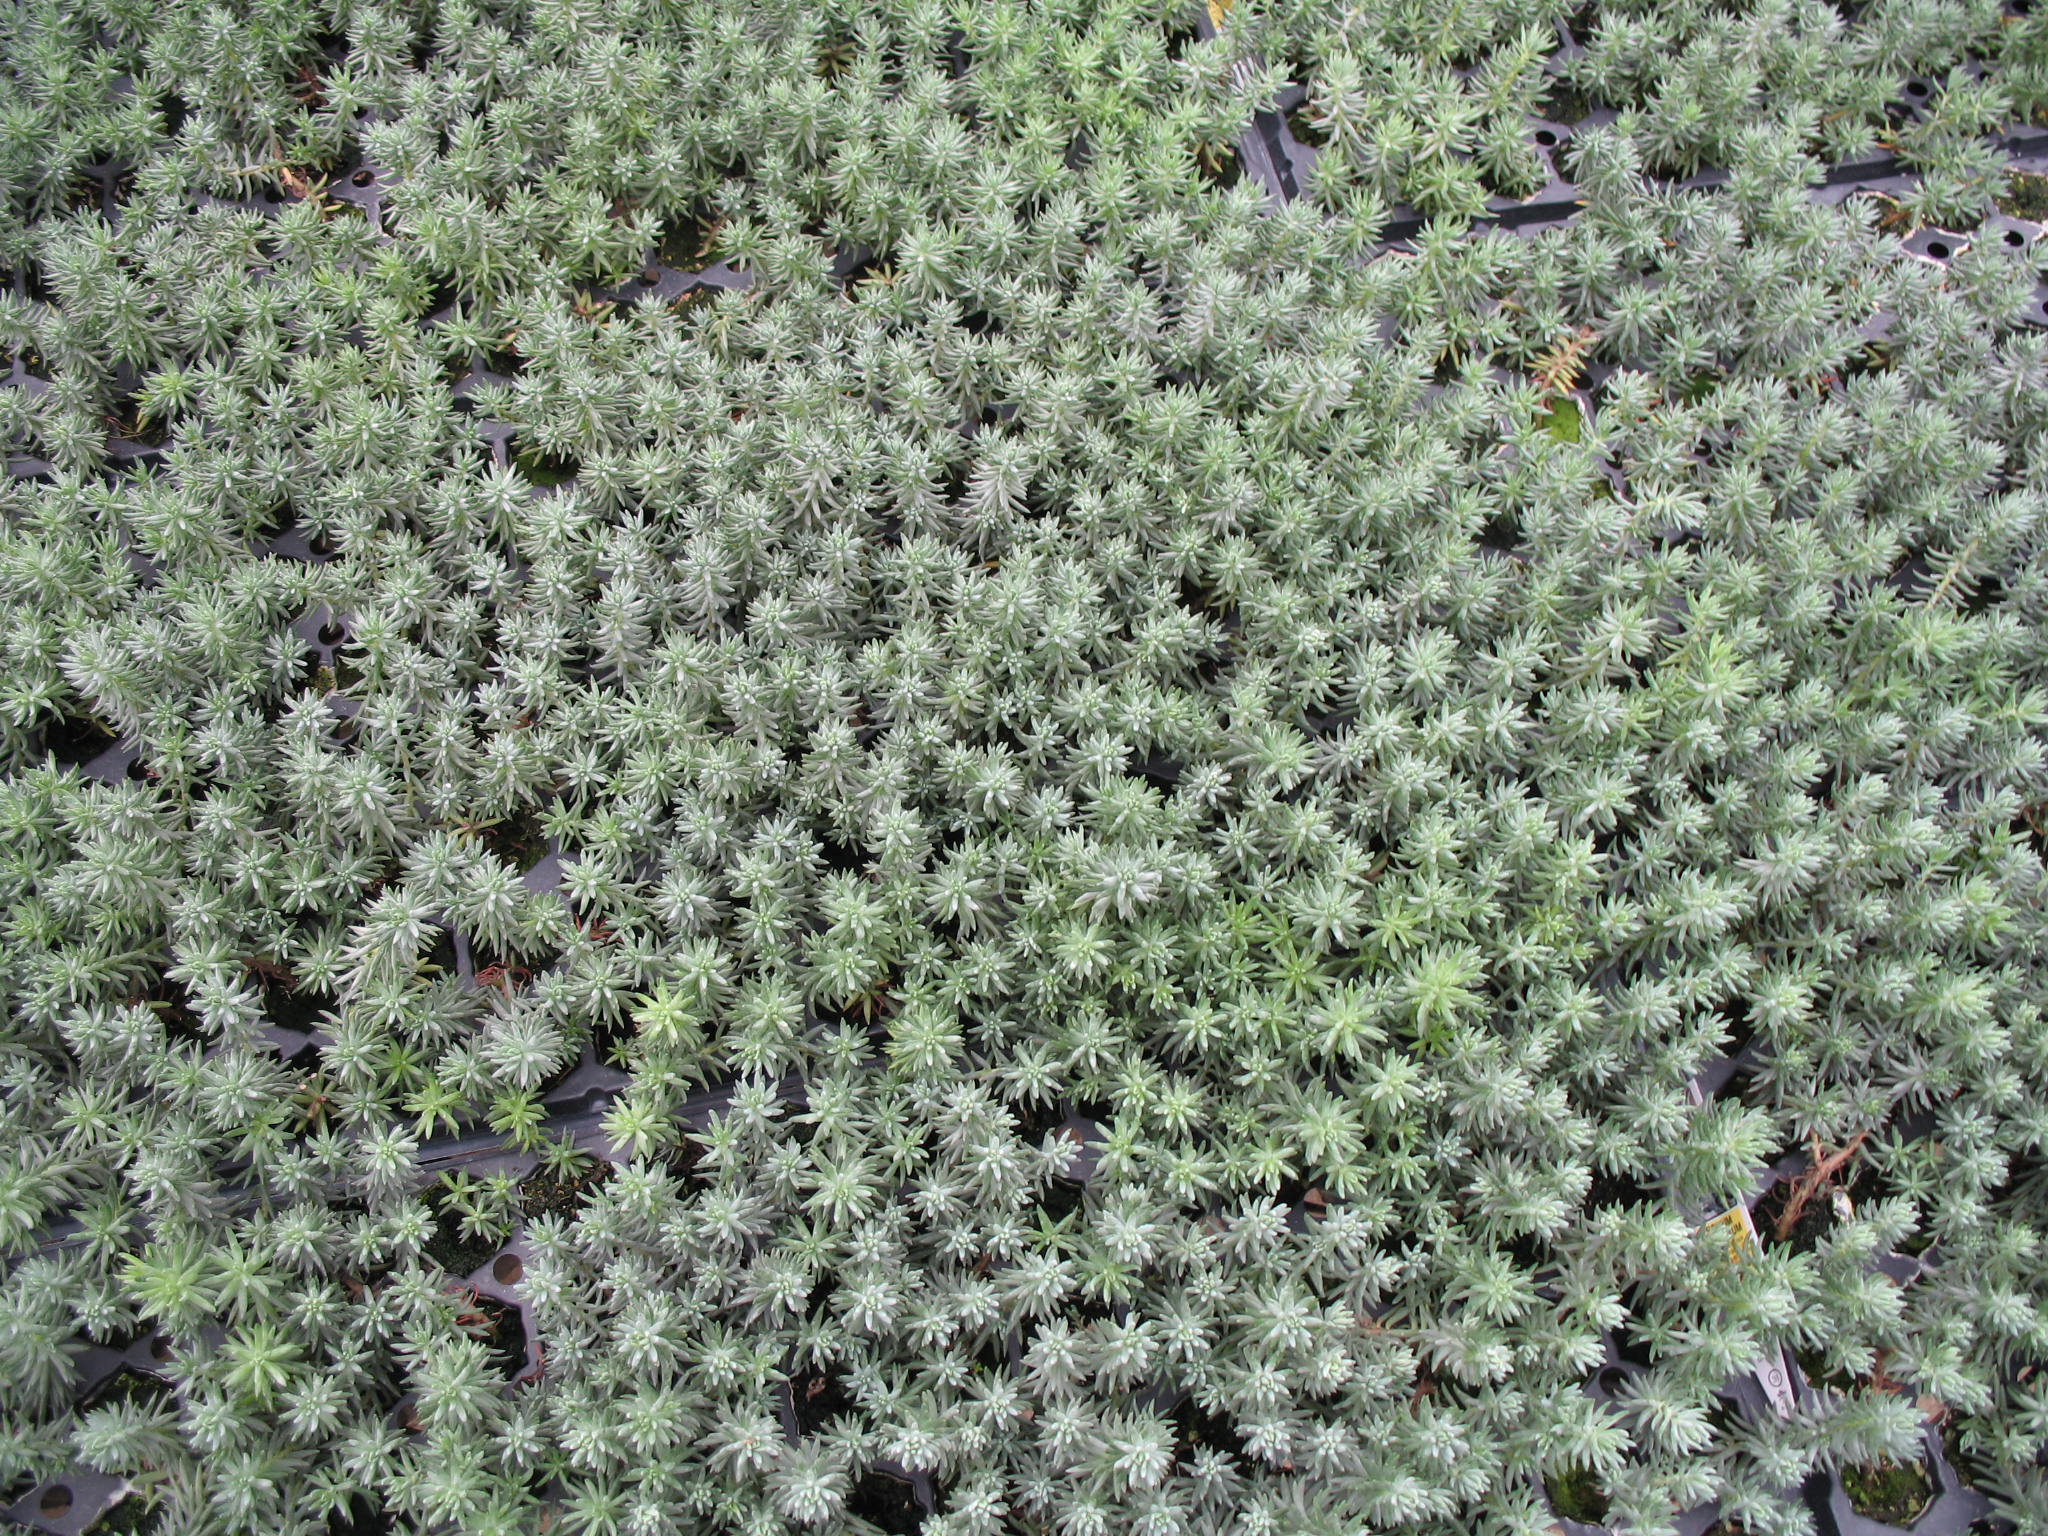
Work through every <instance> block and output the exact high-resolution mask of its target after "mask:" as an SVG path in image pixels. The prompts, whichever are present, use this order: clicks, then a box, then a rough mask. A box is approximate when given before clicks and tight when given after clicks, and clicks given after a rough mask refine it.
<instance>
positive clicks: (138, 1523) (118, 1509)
mask: <svg viewBox="0 0 2048 1536" xmlns="http://www.w3.org/2000/svg"><path fill="white" fill-rule="evenodd" d="M162 1523H163V1508H162V1506H161V1505H151V1504H150V1502H149V1501H148V1500H147V1499H144V1498H143V1497H142V1496H141V1495H140V1494H133V1493H131V1494H129V1495H127V1496H126V1497H125V1498H123V1499H121V1501H120V1502H119V1503H117V1504H115V1505H114V1507H113V1508H112V1509H110V1510H108V1511H107V1512H106V1513H105V1514H103V1515H101V1516H100V1517H99V1519H97V1520H95V1521H93V1523H92V1524H91V1525H89V1526H87V1527H86V1528H85V1536H144V1533H145V1532H149V1531H154V1530H155V1529H156V1528H157V1527H158V1526H159V1525H161V1524H162Z"/></svg>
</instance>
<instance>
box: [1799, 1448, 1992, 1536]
mask: <svg viewBox="0 0 2048 1536" xmlns="http://www.w3.org/2000/svg"><path fill="white" fill-rule="evenodd" d="M1921 1434H1922V1438H1923V1442H1924V1444H1925V1447H1926V1453H1925V1456H1924V1458H1923V1462H1922V1464H1923V1465H1924V1466H1925V1468H1926V1469H1927V1478H1928V1483H1929V1487H1930V1489H1931V1493H1930V1496H1929V1498H1928V1500H1927V1503H1926V1504H1925V1506H1924V1507H1923V1508H1922V1509H1921V1510H1920V1511H1919V1513H1918V1514H1916V1515H1915V1516H1913V1517H1912V1518H1911V1519H1910V1520H1908V1521H1905V1522H1904V1523H1901V1524H1887V1523H1886V1522H1885V1521H1883V1520H1879V1519H1875V1518H1873V1517H1872V1516H1870V1515H1865V1514H1862V1513H1860V1512H1858V1510H1857V1509H1856V1507H1855V1504H1854V1503H1853V1502H1851V1499H1850V1494H1849V1488H1848V1486H1847V1485H1846V1484H1845V1482H1844V1480H1843V1474H1842V1473H1841V1472H1840V1471H1834V1472H1824V1473H1819V1474H1816V1476H1815V1477H1814V1479H1813V1480H1812V1481H1811V1482H1810V1483H1809V1485H1808V1495H1809V1498H1810V1499H1811V1501H1812V1503H1813V1506H1814V1512H1815V1513H1816V1515H1818V1516H1819V1523H1820V1527H1821V1531H1822V1536H1902V1533H1903V1536H1957V1533H1958V1532H1961V1531H1966V1530H1968V1529H1969V1528H1970V1526H1971V1525H1972V1524H1973V1523H1975V1522H1976V1521H1978V1520H1981V1519H1983V1518H1984V1517H1985V1516H1987V1515H1989V1514H1990V1513H1991V1501H1990V1500H1989V1499H1988V1498H1986V1497H1985V1496H1984V1495H1983V1494H1981V1493H1979V1492H1978V1491H1977V1490H1976V1489H1974V1488H1965V1487H1964V1486H1963V1484H1962V1479H1961V1478H1960V1477H1958V1476H1957V1475H1956V1470H1955V1468H1954V1467H1952V1466H1950V1465H1949V1461H1948V1457H1947V1456H1945V1455H1944V1454H1943V1453H1942V1448H1941V1431H1940V1430H1938V1429H1937V1428H1936V1427H1935V1426H1934V1425H1932V1424H1926V1425H1923V1426H1922V1429H1921Z"/></svg>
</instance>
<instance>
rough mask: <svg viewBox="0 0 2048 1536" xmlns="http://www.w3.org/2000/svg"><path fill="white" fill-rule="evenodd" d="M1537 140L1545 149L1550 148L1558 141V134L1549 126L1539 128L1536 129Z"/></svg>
mask: <svg viewBox="0 0 2048 1536" xmlns="http://www.w3.org/2000/svg"><path fill="white" fill-rule="evenodd" d="M1536 142H1537V143H1538V144H1541V145H1542V146H1543V147H1544V148H1545V149H1549V148H1550V147H1551V146H1552V145H1553V144H1555V143H1556V142H1557V135H1556V133H1554V132H1553V131H1552V130H1550V129H1548V128H1538V129H1537V130H1536Z"/></svg>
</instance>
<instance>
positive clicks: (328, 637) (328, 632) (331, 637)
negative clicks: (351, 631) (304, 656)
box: [320, 619, 348, 645]
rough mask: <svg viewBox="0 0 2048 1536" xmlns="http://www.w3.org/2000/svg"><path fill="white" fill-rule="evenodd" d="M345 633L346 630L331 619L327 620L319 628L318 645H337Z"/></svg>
mask: <svg viewBox="0 0 2048 1536" xmlns="http://www.w3.org/2000/svg"><path fill="white" fill-rule="evenodd" d="M347 633H348V631H347V630H345V629H343V628H342V627H341V626H340V625H339V624H337V623H335V622H334V621H333V620H332V619H329V620H328V621H327V622H326V623H325V624H322V625H321V626H320V643H321V644H322V645H339V644H340V643H341V640H342V637H343V636H344V635H346V634H347Z"/></svg>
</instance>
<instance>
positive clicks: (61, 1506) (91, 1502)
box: [0, 1467, 133, 1536]
mask: <svg viewBox="0 0 2048 1536" xmlns="http://www.w3.org/2000/svg"><path fill="white" fill-rule="evenodd" d="M131 1492H133V1487H132V1485H131V1484H130V1483H129V1482H128V1480H127V1479H126V1478H124V1477H112V1476H109V1475H108V1474H106V1473H104V1472H89V1471H86V1470H85V1469H84V1468H82V1467H81V1468H78V1469H75V1470H73V1471H69V1472H66V1473H64V1474H63V1475H62V1476H61V1477H53V1478H51V1479H50V1480H49V1481H48V1482H45V1483H42V1484H40V1485H38V1486H37V1487H34V1488H31V1489H30V1490H29V1491H28V1492H27V1493H25V1494H23V1495H22V1496H21V1497H20V1498H19V1499H16V1500H15V1501H14V1503H13V1504H11V1505H9V1506H7V1508H6V1509H5V1510H0V1514H4V1515H5V1516H6V1517H7V1518H8V1519H10V1520H12V1521H14V1522H16V1523H17V1524H19V1525H23V1526H26V1527H27V1528H28V1529H30V1530H32V1531H47V1532H49V1533H50V1536H79V1533H80V1532H82V1531H84V1530H85V1529H86V1528H87V1527H88V1526H90V1525H91V1524H92V1523H93V1522H94V1521H95V1520H97V1519H99V1518H100V1516H102V1515H104V1514H105V1513H106V1512H107V1511H108V1510H110V1509H112V1508H113V1507H114V1506H115V1505H116V1504H118V1503H120V1502H121V1500H123V1499H125V1498H126V1497H128V1495H129V1494H130V1493H131Z"/></svg>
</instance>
